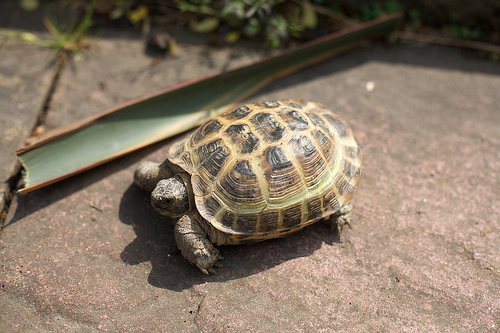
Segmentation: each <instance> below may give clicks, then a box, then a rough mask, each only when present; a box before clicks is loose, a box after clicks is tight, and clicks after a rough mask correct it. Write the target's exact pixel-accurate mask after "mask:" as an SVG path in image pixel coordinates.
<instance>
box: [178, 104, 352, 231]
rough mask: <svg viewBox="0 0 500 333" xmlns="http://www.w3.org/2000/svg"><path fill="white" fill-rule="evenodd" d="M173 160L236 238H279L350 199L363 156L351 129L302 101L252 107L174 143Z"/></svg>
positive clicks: (200, 205)
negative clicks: (186, 173)
mask: <svg viewBox="0 0 500 333" xmlns="http://www.w3.org/2000/svg"><path fill="white" fill-rule="evenodd" d="M168 158H169V160H170V161H171V162H172V163H174V164H176V165H178V166H180V167H181V168H183V169H184V170H185V171H186V172H188V173H189V174H191V184H192V189H193V193H194V202H195V204H196V208H197V209H198V211H199V213H200V214H201V216H202V217H203V218H204V219H206V220H207V221H208V222H209V223H211V224H212V225H213V226H214V227H215V228H217V229H219V230H221V231H223V232H225V233H227V234H229V235H233V236H234V237H235V238H238V239H248V240H263V239H268V238H274V237H281V236H284V235H286V234H289V233H291V232H294V231H296V230H298V229H301V228H303V227H305V226H307V225H309V224H311V223H313V222H315V221H317V220H319V219H321V218H323V217H325V216H328V215H331V214H333V213H335V212H336V211H338V210H339V209H340V208H341V207H342V206H343V205H344V204H346V203H347V202H349V200H350V199H351V197H352V195H353V192H354V189H355V187H356V183H357V182H358V179H359V176H360V165H361V154H360V149H359V147H358V146H357V144H356V141H355V140H354V137H353V135H352V132H351V129H350V128H349V127H348V125H347V124H346V123H345V122H344V121H343V120H342V119H340V118H339V117H338V116H337V115H335V114H334V113H333V112H331V111H330V110H328V109H326V108H325V106H323V105H322V104H320V103H312V102H308V101H306V100H303V99H293V100H278V101H267V102H261V103H257V104H248V105H245V106H242V107H239V108H237V109H234V110H231V111H228V112H225V113H222V114H221V115H219V116H217V117H216V118H214V119H211V120H209V121H207V122H205V123H204V124H203V125H201V126H200V127H199V128H198V129H197V130H196V131H195V132H193V134H192V135H191V136H189V137H188V138H187V139H184V140H181V141H179V142H177V143H175V144H173V145H172V146H171V148H170V150H169V153H168Z"/></svg>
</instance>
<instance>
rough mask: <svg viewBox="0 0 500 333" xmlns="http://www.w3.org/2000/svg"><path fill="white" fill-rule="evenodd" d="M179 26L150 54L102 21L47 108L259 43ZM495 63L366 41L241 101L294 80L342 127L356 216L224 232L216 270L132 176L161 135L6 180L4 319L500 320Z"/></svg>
mask: <svg viewBox="0 0 500 333" xmlns="http://www.w3.org/2000/svg"><path fill="white" fill-rule="evenodd" d="M179 42H180V48H179V53H178V55H177V56H174V57H172V58H167V59H165V60H164V61H163V62H161V63H160V64H158V65H153V64H152V59H151V58H148V57H146V56H145V55H144V54H143V44H142V43H141V42H140V41H139V40H137V39H135V38H132V37H124V36H117V35H111V37H109V38H108V37H106V36H104V37H102V38H100V39H99V40H97V41H96V42H95V43H96V46H97V47H95V48H92V49H91V51H89V52H86V53H85V57H84V59H83V60H80V61H77V62H75V63H74V65H73V67H67V69H66V70H65V71H64V73H63V74H62V76H61V81H60V84H59V86H58V87H57V90H56V92H55V95H54V100H53V103H52V108H51V109H50V110H49V113H48V119H47V126H48V127H49V128H50V127H54V126H59V125H62V124H65V123H67V122H69V121H72V120H75V119H78V118H80V117H82V116H84V115H88V114H91V113H95V112H98V111H100V110H101V109H103V108H105V107H107V106H110V105H113V104H115V103H118V102H122V101H125V100H127V99H129V98H132V97H135V96H138V95H141V94H143V93H148V92H153V91H156V90H160V89H162V88H164V87H165V86H166V85H170V84H173V83H175V82H178V81H180V80H183V79H188V78H192V77H196V76H198V75H199V74H206V73H210V72H213V71H216V70H220V69H223V68H224V66H227V63H228V62H233V61H234V62H235V63H237V64H242V63H245V62H248V61H251V60H252V59H255V58H257V57H258V55H259V53H258V52H254V51H251V50H248V52H247V51H246V49H243V48H241V47H236V48H234V49H222V50H221V49H218V50H212V49H210V48H208V47H206V46H197V47H196V45H195V44H192V43H191V44H189V43H186V45H185V46H184V47H185V48H183V46H182V41H181V40H180V41H179ZM190 48H192V49H190ZM236 50H237V51H236ZM207 59H209V60H210V59H212V60H213V59H216V60H213V61H207ZM217 59H218V60H217ZM499 75H500V67H499V66H498V61H492V60H479V59H468V58H466V57H464V56H463V55H462V54H461V53H460V52H459V51H457V50H452V49H443V48H435V47H428V46H422V47H411V46H404V45H399V46H395V47H392V48H389V49H383V48H381V47H379V46H373V45H372V46H370V45H365V46H363V47H360V48H358V49H355V50H353V51H351V52H349V53H346V54H344V55H341V56H338V57H336V58H334V59H332V60H329V61H327V62H325V63H323V64H320V65H317V66H315V67H312V68H309V69H306V70H303V71H301V72H300V73H297V74H294V75H292V76H289V77H286V78H283V79H281V80H279V81H276V82H274V83H273V84H272V85H270V86H268V87H267V88H264V89H263V90H262V91H261V92H260V93H259V94H257V95H256V96H254V97H252V98H250V99H249V101H257V100H262V99H276V98H284V97H304V98H307V99H310V100H314V101H319V102H322V103H324V104H326V105H328V106H329V107H330V108H331V109H333V110H334V111H335V112H336V113H338V114H340V115H342V117H343V118H344V119H345V120H346V121H347V122H348V123H349V124H350V125H351V127H352V128H353V130H354V133H355V136H356V139H357V141H358V143H359V144H360V146H361V147H362V152H363V167H362V178H361V180H360V183H359V186H358V188H357V191H356V193H355V196H354V198H353V203H354V216H353V221H352V223H353V228H352V230H348V229H347V230H345V232H344V234H343V237H342V241H341V242H340V241H339V239H338V238H337V237H336V236H335V235H332V234H329V232H328V225H326V224H324V223H321V222H319V223H316V224H314V225H312V226H310V227H307V228H306V229H304V230H303V231H302V232H299V233H297V234H295V235H293V236H291V237H288V238H285V239H277V240H270V241H266V242H263V243H259V244H254V245H246V246H229V247H223V248H221V251H222V254H223V255H224V256H225V258H226V260H225V265H224V268H221V269H218V273H217V274H216V275H214V276H205V275H203V274H202V273H200V271H199V270H198V269H196V268H195V267H193V266H191V265H190V264H189V263H188V262H187V261H186V260H185V259H184V258H183V257H182V256H181V255H180V254H179V253H178V251H177V250H176V245H175V243H174V239H173V235H172V224H171V222H170V221H169V220H168V219H167V218H165V217H162V216H160V215H158V214H157V213H156V212H155V211H154V210H153V208H152V207H151V206H150V204H149V198H148V195H147V194H146V193H144V192H142V191H141V190H140V189H138V188H137V187H136V186H134V185H133V184H132V177H133V171H134V169H135V167H136V165H137V164H138V163H139V162H140V161H141V160H144V159H153V160H157V161H159V160H162V159H163V156H164V154H165V151H166V144H165V143H162V144H157V145H155V146H154V147H150V148H148V149H145V150H142V151H140V152H137V153H134V154H131V155H129V156H126V157H124V158H121V159H118V160H116V161H113V162H111V163H109V164H107V165H104V166H102V167H99V168H97V169H94V170H91V171H89V172H86V173H83V174H81V175H78V176H76V177H73V178H71V179H68V180H66V181H63V182H60V183H57V184H54V185H52V186H49V187H47V188H44V189H41V190H38V191H35V192H32V193H29V194H27V195H16V196H15V197H14V200H13V202H12V204H11V206H10V207H9V212H8V216H7V220H6V222H5V226H4V228H3V229H2V230H1V231H0V264H1V267H0V331H6V332H35V331H36V332H53V331H57V332H95V331H109V332H243V331H247V332H332V331H339V332H340V331H345V332H386V331H390V332H498V331H499V330H500V243H499V236H500V176H499V175H500V130H499V129H500V94H499V93H498V91H499V87H500V76H499ZM11 101H12V103H15V100H14V99H11ZM0 112H1V113H0V115H1V116H2V117H4V112H5V111H4V110H3V109H2V110H0ZM2 119H3V118H2Z"/></svg>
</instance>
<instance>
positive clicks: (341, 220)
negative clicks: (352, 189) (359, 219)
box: [330, 201, 352, 238]
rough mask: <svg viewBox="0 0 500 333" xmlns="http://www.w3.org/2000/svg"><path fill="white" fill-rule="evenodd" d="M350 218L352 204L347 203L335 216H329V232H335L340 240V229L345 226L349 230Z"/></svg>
mask: <svg viewBox="0 0 500 333" xmlns="http://www.w3.org/2000/svg"><path fill="white" fill-rule="evenodd" d="M351 217H352V203H351V202H350V201H349V202H348V203H347V204H345V205H344V206H342V208H340V209H339V210H338V211H337V212H336V213H335V214H332V215H331V216H330V225H331V229H330V231H331V232H335V231H336V232H337V235H338V236H339V238H340V235H341V234H342V227H343V226H344V225H347V226H348V227H349V229H350V228H351Z"/></svg>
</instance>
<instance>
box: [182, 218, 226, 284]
mask: <svg viewBox="0 0 500 333" xmlns="http://www.w3.org/2000/svg"><path fill="white" fill-rule="evenodd" d="M174 237H175V241H176V243H177V247H178V248H179V250H181V253H182V255H183V256H184V258H186V259H187V260H188V261H189V262H190V263H192V264H193V265H196V266H197V267H198V268H199V269H200V270H201V271H202V272H203V273H205V274H215V270H214V268H213V267H222V262H221V260H223V259H224V257H223V256H221V255H220V254H219V250H217V249H216V248H215V246H214V245H213V244H212V241H214V243H216V244H217V245H223V244H227V243H228V241H227V237H225V236H224V234H223V233H222V232H220V231H218V230H217V229H215V228H214V227H212V226H211V225H210V224H209V223H207V222H206V221H204V220H203V219H202V218H201V217H200V216H199V215H198V214H193V213H190V214H186V215H184V216H182V217H181V218H180V219H179V220H178V221H177V223H176V225H175V228H174ZM209 238H210V239H209ZM211 240H212V241H211Z"/></svg>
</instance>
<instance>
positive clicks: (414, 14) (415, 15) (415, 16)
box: [407, 9, 422, 28]
mask: <svg viewBox="0 0 500 333" xmlns="http://www.w3.org/2000/svg"><path fill="white" fill-rule="evenodd" d="M407 15H408V18H409V20H410V22H411V24H412V25H413V26H414V27H416V28H419V27H420V26H421V25H422V18H421V16H420V12H419V11H418V10H416V9H410V10H409V11H408V13H407Z"/></svg>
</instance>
